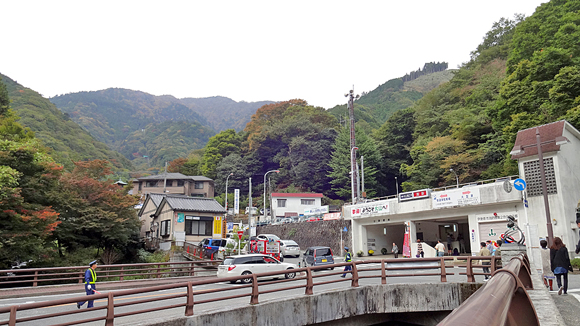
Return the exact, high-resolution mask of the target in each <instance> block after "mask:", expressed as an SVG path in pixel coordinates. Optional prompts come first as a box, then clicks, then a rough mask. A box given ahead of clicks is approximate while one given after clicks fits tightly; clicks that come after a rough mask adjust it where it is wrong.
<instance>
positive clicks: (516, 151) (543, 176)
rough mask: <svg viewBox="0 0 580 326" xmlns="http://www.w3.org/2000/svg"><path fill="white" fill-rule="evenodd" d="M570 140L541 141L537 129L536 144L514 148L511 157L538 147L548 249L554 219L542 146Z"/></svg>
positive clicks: (559, 137) (551, 241) (561, 137)
mask: <svg viewBox="0 0 580 326" xmlns="http://www.w3.org/2000/svg"><path fill="white" fill-rule="evenodd" d="M569 142H570V140H569V139H568V138H566V137H563V136H558V137H556V138H555V139H552V140H547V141H543V142H542V141H541V140H540V129H539V128H538V127H536V143H535V144H531V145H526V146H514V148H513V149H512V151H511V152H510V155H519V154H523V153H524V149H526V148H529V147H534V146H536V148H537V150H538V160H539V165H540V180H541V182H542V195H543V197H544V209H545V211H546V227H547V229H548V247H551V246H552V244H553V243H554V229H553V228H552V218H551V216H550V203H549V202H548V186H547V185H546V170H545V169H544V153H543V152H542V145H546V144H550V143H556V145H558V146H560V145H564V144H567V143H569Z"/></svg>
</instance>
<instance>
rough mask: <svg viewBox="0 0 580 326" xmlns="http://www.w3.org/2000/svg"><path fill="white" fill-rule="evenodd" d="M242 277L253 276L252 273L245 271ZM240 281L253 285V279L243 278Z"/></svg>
mask: <svg viewBox="0 0 580 326" xmlns="http://www.w3.org/2000/svg"><path fill="white" fill-rule="evenodd" d="M242 275H252V272H248V271H245V272H243V273H242ZM240 281H241V282H242V283H243V284H248V283H251V282H252V277H248V278H243V279H241V280H240Z"/></svg>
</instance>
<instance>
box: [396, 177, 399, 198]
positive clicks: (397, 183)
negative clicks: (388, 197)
mask: <svg viewBox="0 0 580 326" xmlns="http://www.w3.org/2000/svg"><path fill="white" fill-rule="evenodd" d="M395 187H397V198H399V181H398V180H397V177H395Z"/></svg>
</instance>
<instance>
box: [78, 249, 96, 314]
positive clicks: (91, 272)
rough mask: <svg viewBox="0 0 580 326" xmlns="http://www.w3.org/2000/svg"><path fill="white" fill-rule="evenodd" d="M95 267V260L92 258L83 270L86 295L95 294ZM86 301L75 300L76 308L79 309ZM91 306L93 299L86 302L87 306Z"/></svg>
mask: <svg viewBox="0 0 580 326" xmlns="http://www.w3.org/2000/svg"><path fill="white" fill-rule="evenodd" d="M95 269H97V261H96V260H93V261H92V262H90V263H89V269H87V270H86V271H85V292H86V293H87V295H93V294H95V290H96V289H97V286H96V284H95V283H96V282H97V273H96V272H95ZM85 302H86V301H83V302H77V309H81V307H82V306H83V305H84V304H85ZM92 307H93V300H89V303H88V304H87V308H92Z"/></svg>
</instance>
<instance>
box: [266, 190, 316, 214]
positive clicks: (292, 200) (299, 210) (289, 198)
mask: <svg viewBox="0 0 580 326" xmlns="http://www.w3.org/2000/svg"><path fill="white" fill-rule="evenodd" d="M321 201H322V194H317V193H272V216H275V217H291V216H299V215H304V211H305V210H309V209H312V208H315V207H320V206H321Z"/></svg>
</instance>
